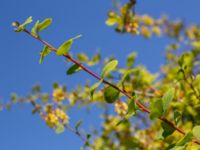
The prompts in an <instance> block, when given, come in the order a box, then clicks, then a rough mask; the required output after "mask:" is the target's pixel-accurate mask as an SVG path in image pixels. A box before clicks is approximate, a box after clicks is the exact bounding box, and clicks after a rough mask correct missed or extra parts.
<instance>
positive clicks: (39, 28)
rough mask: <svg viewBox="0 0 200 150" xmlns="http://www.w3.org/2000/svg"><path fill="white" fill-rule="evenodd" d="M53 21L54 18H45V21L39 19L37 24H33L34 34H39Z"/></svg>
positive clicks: (32, 31)
mask: <svg viewBox="0 0 200 150" xmlns="http://www.w3.org/2000/svg"><path fill="white" fill-rule="evenodd" d="M51 23H52V18H47V19H45V20H44V21H43V22H41V23H40V22H39V20H38V21H37V22H36V23H35V25H34V26H33V28H32V30H31V33H32V34H34V35H36V36H37V35H38V33H39V32H40V31H42V30H44V29H46V28H47V27H49V26H50V25H51Z"/></svg>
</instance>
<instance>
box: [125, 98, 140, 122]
mask: <svg viewBox="0 0 200 150" xmlns="http://www.w3.org/2000/svg"><path fill="white" fill-rule="evenodd" d="M136 110H137V108H136V104H135V100H134V99H131V100H130V102H129V104H128V112H127V114H126V118H130V117H131V116H133V115H135V114H136Z"/></svg>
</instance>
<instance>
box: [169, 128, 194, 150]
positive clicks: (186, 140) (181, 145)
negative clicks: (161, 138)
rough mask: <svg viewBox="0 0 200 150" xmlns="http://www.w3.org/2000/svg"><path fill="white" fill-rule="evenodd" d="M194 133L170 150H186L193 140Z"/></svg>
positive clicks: (188, 134)
mask: <svg viewBox="0 0 200 150" xmlns="http://www.w3.org/2000/svg"><path fill="white" fill-rule="evenodd" d="M192 136H193V135H192V133H191V132H189V133H187V134H186V135H185V136H184V137H183V138H182V139H181V140H180V141H178V142H177V143H176V144H175V146H174V147H173V148H171V149H170V150H177V149H178V148H182V149H184V147H185V146H186V145H188V143H189V142H191V140H192Z"/></svg>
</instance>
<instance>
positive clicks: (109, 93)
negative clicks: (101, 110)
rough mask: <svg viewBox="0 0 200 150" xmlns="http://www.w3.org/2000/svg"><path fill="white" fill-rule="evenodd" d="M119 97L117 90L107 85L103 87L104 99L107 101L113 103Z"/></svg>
mask: <svg viewBox="0 0 200 150" xmlns="http://www.w3.org/2000/svg"><path fill="white" fill-rule="evenodd" d="M118 98H119V91H118V90H116V89H115V88H113V87H112V86H108V87H106V88H105V89H104V99H105V101H106V102H107V103H114V102H115V101H116V100H117V99H118Z"/></svg>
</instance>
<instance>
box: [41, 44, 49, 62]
mask: <svg viewBox="0 0 200 150" xmlns="http://www.w3.org/2000/svg"><path fill="white" fill-rule="evenodd" d="M50 52H51V49H50V48H49V47H48V46H46V45H45V46H44V48H43V50H42V51H41V52H40V61H39V64H41V63H42V61H43V59H44V58H45V57H46V56H47V55H48V54H49V53H50Z"/></svg>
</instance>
